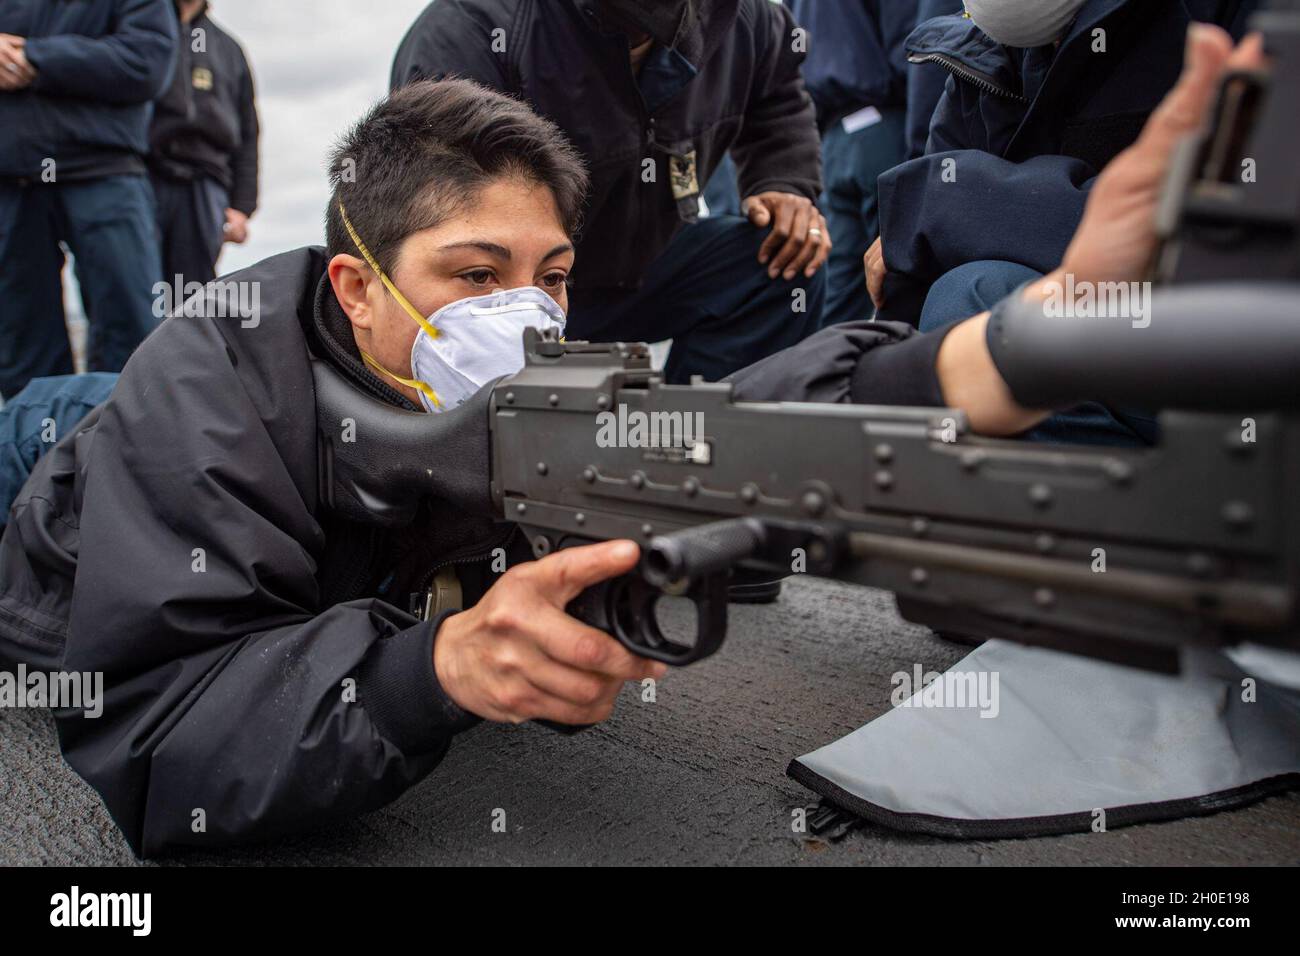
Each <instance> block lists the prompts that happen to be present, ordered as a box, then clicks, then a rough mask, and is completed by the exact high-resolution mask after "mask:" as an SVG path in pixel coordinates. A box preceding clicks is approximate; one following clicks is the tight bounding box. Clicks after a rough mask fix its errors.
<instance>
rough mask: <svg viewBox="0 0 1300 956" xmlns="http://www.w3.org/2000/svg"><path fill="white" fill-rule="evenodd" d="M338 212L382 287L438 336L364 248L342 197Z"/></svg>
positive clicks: (427, 329) (417, 320) (408, 313)
mask: <svg viewBox="0 0 1300 956" xmlns="http://www.w3.org/2000/svg"><path fill="white" fill-rule="evenodd" d="M339 214H340V215H341V216H342V217H343V228H344V229H346V230H347V231H348V235H349V236H351V237H352V241H353V242H354V243H356V247H357V249H359V250H360V252H361V255H362V257H363V258H364V259H365V260H366V264H367V265H368V266H370V268H371V270H372V271H373V272H374V273H375V275H377V276H379V281H380V282H382V283H383V284H384V288H385V289H387V290H388V293H389V295H391V296H392V297H393V298H394V299H395V300H396V301H397V304H398V305H400V306H401V307H402V308H403V309H405V310H406V314H407V315H409V316H410V317H411V318H413V319H414V320H415V323H416V325H418V326H419V327H420V328H422V329H424V331H425V333H426V334H427V335H428V336H429V338H431V339H436V338H437V337H438V330H437V328H435V327H434V326H433V325H432V324H430V322H429V320H428V319H426V318H425V317H424V316H422V315H421V314H420V310H419V309H417V308H416V307H415V306H413V305H411V300H410V299H408V298H407V297H406V296H404V295H402V291H401V290H400V289H399V288H397V286H395V285H393V280H392V279H390V278H388V276H387V275H385V274H384V270H383V269H381V268H380V267H379V262H378V261H377V260H376V259H375V257H374V256H372V255H371V254H370V250H369V249H367V248H366V244H365V243H364V242H362V241H361V237H360V236H359V235H357V231H356V229H354V228H353V227H352V220H351V219H349V218H348V211H347V210H346V209H344V208H343V200H342V199H340V200H339ZM388 374H391V373H388ZM393 378H397V376H396V375H394V376H393Z"/></svg>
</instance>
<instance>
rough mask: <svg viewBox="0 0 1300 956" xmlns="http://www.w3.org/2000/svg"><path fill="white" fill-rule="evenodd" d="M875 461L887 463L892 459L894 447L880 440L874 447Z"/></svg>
mask: <svg viewBox="0 0 1300 956" xmlns="http://www.w3.org/2000/svg"><path fill="white" fill-rule="evenodd" d="M875 454H876V461H878V462H880V463H881V464H882V465H887V464H889V463H890V462H891V461H893V460H894V448H893V446H892V445H889V444H886V443H885V442H881V443H880V444H879V445H877V446H876V447H875Z"/></svg>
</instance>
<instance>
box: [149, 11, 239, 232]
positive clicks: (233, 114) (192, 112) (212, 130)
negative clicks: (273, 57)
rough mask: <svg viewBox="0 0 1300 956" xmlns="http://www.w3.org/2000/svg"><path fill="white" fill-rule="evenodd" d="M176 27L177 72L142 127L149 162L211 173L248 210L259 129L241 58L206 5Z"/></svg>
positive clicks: (168, 169)
mask: <svg viewBox="0 0 1300 956" xmlns="http://www.w3.org/2000/svg"><path fill="white" fill-rule="evenodd" d="M178 29H179V31H180V34H181V44H180V47H179V52H178V54H177V57H176V70H175V72H174V74H173V76H172V82H171V85H170V86H169V87H168V88H167V92H166V93H164V94H163V96H162V98H161V99H159V100H158V102H157V103H156V104H155V105H154V115H153V124H152V125H151V126H150V128H149V149H150V155H149V166H150V168H151V169H152V170H153V171H154V173H155V174H157V175H161V176H166V177H168V178H170V179H181V180H189V179H193V178H194V177H195V176H196V175H198V174H203V175H206V176H210V177H211V178H213V179H215V180H216V181H217V182H219V183H221V185H222V186H224V187H225V188H226V190H227V192H229V193H230V200H229V204H230V206H231V207H232V208H234V209H238V210H239V211H240V212H242V213H244V214H245V215H249V216H251V215H252V214H253V211H254V210H255V209H257V144H258V134H259V128H258V122H257V106H256V104H255V102H254V96H253V74H252V71H251V70H250V69H249V68H248V60H247V59H246V58H245V57H244V51H243V49H241V48H240V46H239V44H238V43H237V42H236V41H235V39H234V38H233V37H232V36H231V35H230V34H228V33H226V31H224V30H222V29H221V27H219V26H217V25H216V24H215V23H213V22H212V19H211V18H210V17H209V16H208V14H207V11H206V9H205V10H204V12H203V13H201V14H199V15H198V16H197V17H195V18H194V19H193V20H191V21H190V23H189V24H179V26H178ZM198 38H201V40H202V42H201V43H199V42H196V41H197V39H198ZM195 46H201V47H202V48H201V49H200V50H197V51H196V50H195V49H194V47H195Z"/></svg>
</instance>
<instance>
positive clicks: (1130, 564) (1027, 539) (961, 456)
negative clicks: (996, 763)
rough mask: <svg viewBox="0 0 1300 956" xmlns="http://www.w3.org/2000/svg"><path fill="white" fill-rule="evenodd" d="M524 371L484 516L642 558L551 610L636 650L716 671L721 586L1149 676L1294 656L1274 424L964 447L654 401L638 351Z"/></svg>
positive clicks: (1296, 525)
mask: <svg viewBox="0 0 1300 956" xmlns="http://www.w3.org/2000/svg"><path fill="white" fill-rule="evenodd" d="M1040 321H1041V320H1040ZM1169 321H1171V322H1172V321H1176V319H1174V318H1172V317H1171V318H1170V320H1169ZM1135 334H1138V335H1140V330H1139V331H1138V332H1136V333H1135ZM525 355H526V365H525V367H524V369H523V370H522V371H521V372H520V373H519V374H518V375H516V376H514V377H513V378H510V379H507V380H505V381H503V382H502V383H500V384H498V385H497V387H496V388H495V390H494V395H493V403H492V410H491V413H490V415H491V421H492V438H491V441H492V463H493V464H492V495H493V500H494V501H495V503H496V506H497V507H498V508H499V510H500V514H501V515H503V516H504V517H505V518H506V519H508V520H511V521H515V522H517V523H518V524H520V525H521V526H522V527H523V528H524V530H525V532H526V533H527V535H528V538H529V540H530V541H531V543H532V548H533V552H534V554H536V555H537V556H539V557H540V556H542V555H545V554H548V553H550V552H551V551H554V550H556V549H559V548H565V547H570V546H573V545H579V544H587V543H591V542H594V541H602V540H609V539H613V538H630V539H632V540H634V541H636V542H638V543H639V544H640V545H641V547H642V561H641V564H640V566H639V567H638V569H637V570H636V571H635V572H634V573H632V574H630V575H627V576H626V577H624V578H623V579H621V580H618V581H614V582H609V583H607V584H606V585H603V586H601V587H598V588H594V589H591V590H590V591H588V592H586V593H585V594H583V595H582V596H581V597H580V598H579V599H578V600H577V601H575V602H574V604H573V605H572V606H571V611H572V612H573V613H575V614H577V615H578V616H580V617H582V618H583V619H584V620H586V621H588V622H589V623H591V624H593V626H596V627H600V628H602V629H604V630H606V631H608V632H609V633H611V634H613V635H614V636H615V637H616V638H617V639H618V640H619V641H620V642H622V643H623V644H624V645H625V646H627V647H628V648H629V649H631V650H633V651H634V652H635V653H638V654H641V655H643V656H646V657H650V658H654V659H656V660H661V661H666V662H668V663H670V664H686V663H689V662H692V661H697V660H700V659H702V658H704V657H707V656H708V655H710V654H712V653H713V652H714V651H716V650H717V649H718V648H719V646H721V644H722V642H723V639H724V637H725V634H726V628H727V583H728V581H729V580H730V578H731V575H732V574H733V572H735V571H736V570H737V569H749V570H755V571H765V572H769V573H772V572H775V573H777V574H790V573H797V572H801V571H803V572H806V573H810V574H815V575H818V576H822V577H827V578H834V579H838V580H842V581H848V582H853V583H858V584H865V585H872V586H875V587H879V588H883V589H886V590H889V591H892V592H894V594H895V595H896V596H897V600H898V606H899V609H900V612H901V613H902V614H903V616H904V617H906V618H908V619H909V620H912V621H916V622H918V623H922V624H928V625H930V626H932V627H935V628H938V629H941V630H945V631H956V632H959V633H966V634H970V635H972V636H979V637H1002V638H1008V639H1012V640H1016V641H1021V642H1026V643H1031V644H1040V645H1046V646H1051V647H1057V648H1061V649H1065V650H1070V651H1073V652H1075V653H1085V654H1090V655H1093V656H1098V657H1103V658H1106V659H1110V660H1117V661H1121V662H1124V663H1129V664H1133V665H1138V666H1144V667H1148V668H1153V669H1160V670H1167V671H1173V670H1176V669H1177V666H1178V652H1179V649H1180V647H1182V646H1185V645H1202V646H1217V645H1224V644H1232V643H1236V642H1240V641H1247V640H1249V641H1256V642H1260V643H1271V644H1275V645H1280V646H1284V647H1290V648H1293V649H1300V626H1298V623H1297V600H1296V583H1297V577H1298V574H1297V560H1296V553H1295V544H1294V543H1295V542H1296V541H1298V540H1300V518H1298V517H1297V515H1298V513H1300V512H1298V510H1297V507H1296V505H1295V503H1294V502H1295V499H1294V495H1293V494H1292V493H1291V492H1292V490H1293V489H1294V488H1295V487H1297V483H1298V482H1300V418H1297V416H1296V415H1295V414H1293V413H1292V412H1289V411H1274V412H1268V413H1260V414H1258V415H1254V416H1252V417H1251V418H1250V419H1248V420H1247V421H1248V424H1247V425H1245V426H1244V425H1243V416H1242V414H1241V413H1235V414H1228V413H1210V412H1188V411H1169V412H1166V413H1164V414H1163V415H1162V416H1161V419H1160V421H1161V426H1162V431H1163V440H1162V442H1161V444H1160V446H1159V447H1157V448H1154V449H1149V450H1128V449H1102V448H1089V447H1062V446H1046V445H1034V444H1030V443H1024V442H1012V441H996V440H988V439H982V438H977V437H974V436H972V435H970V434H968V432H967V428H966V423H965V419H964V417H963V415H962V414H961V413H960V412H957V411H954V410H951V409H910V408H889V407H871V406H852V405H810V404H788V403H737V402H734V401H733V400H732V397H731V387H730V386H729V385H726V384H716V385H704V384H695V385H691V386H674V385H668V384H665V383H664V382H663V380H662V378H661V377H660V375H659V374H658V373H656V372H654V371H652V370H651V368H650V363H649V356H648V352H647V349H646V347H645V346H643V345H629V344H616V345H593V344H588V343H582V342H560V341H556V340H555V339H553V338H548V337H545V336H542V335H540V334H538V333H537V332H536V331H535V330H529V331H528V332H527V333H526V334H525ZM656 425H657V426H658V427H656ZM696 425H699V426H702V427H694V426H696ZM1244 427H1248V428H1250V429H1253V434H1250V435H1245V434H1244V432H1243V428H1244ZM665 434H667V435H668V436H669V438H670V440H668V441H662V440H660V439H662V438H663V437H664V435H665ZM1243 439H1244V440H1243ZM665 595H672V596H685V597H688V598H690V600H691V601H693V602H694V605H695V611H696V614H695V633H694V637H693V639H692V638H690V637H689V636H688V637H687V638H686V639H684V640H683V639H681V638H680V636H679V635H677V634H675V633H674V634H671V635H670V634H669V633H668V632H667V631H666V630H665V628H664V627H662V626H661V623H660V621H659V617H658V607H659V604H660V601H661V600H662V599H663V597H664V596H665Z"/></svg>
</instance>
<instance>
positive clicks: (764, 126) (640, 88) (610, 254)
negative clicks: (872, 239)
mask: <svg viewBox="0 0 1300 956" xmlns="http://www.w3.org/2000/svg"><path fill="white" fill-rule="evenodd" d="M598 6H599V4H598V3H596V2H595V0H435V2H434V3H431V4H430V5H429V6H428V7H427V8H426V9H425V11H424V12H423V13H422V14H421V15H420V17H419V19H417V20H416V21H415V24H414V25H413V26H412V27H411V29H410V31H409V32H408V33H407V35H406V38H405V39H404V40H403V41H402V44H401V46H400V48H399V49H398V51H397V57H396V60H395V61H394V63H393V75H392V85H393V87H394V88H396V87H399V86H402V85H404V84H406V83H409V82H411V81H412V80H416V79H421V78H428V77H434V78H437V77H443V76H449V75H456V76H461V77H465V78H468V79H472V80H477V81H478V82H480V83H482V84H484V85H485V86H489V87H492V88H493V89H497V90H501V91H504V92H507V93H514V94H518V95H520V96H522V97H523V98H524V99H525V100H527V101H528V103H529V104H530V105H531V106H532V107H533V108H534V109H535V110H537V111H538V112H539V113H541V114H542V115H544V116H546V117H547V118H549V119H551V120H552V121H554V122H555V123H556V124H557V125H559V126H560V128H561V129H563V130H564V132H565V133H566V134H567V135H568V137H569V139H570V140H571V141H572V142H573V143H574V145H575V146H576V147H577V148H578V150H579V151H580V152H581V153H582V155H583V156H584V157H585V158H586V160H587V162H588V164H589V165H590V167H591V173H592V188H591V191H590V193H589V196H588V207H587V210H588V211H587V215H586V224H585V226H584V228H583V230H582V235H581V239H580V242H579V245H578V250H579V255H578V260H577V266H576V268H575V269H574V272H573V276H574V281H575V282H576V283H579V284H580V285H581V286H582V287H583V288H596V289H608V288H625V289H626V288H635V287H636V286H638V285H639V284H640V282H641V278H642V276H643V275H644V274H645V271H646V268H647V267H648V266H649V264H650V262H651V261H653V260H654V259H655V257H656V256H658V255H659V253H660V252H662V251H663V249H664V247H665V246H666V245H667V244H668V241H669V240H670V239H671V238H672V236H673V234H674V233H675V232H676V231H677V229H678V228H679V227H680V226H681V225H682V223H683V221H690V219H691V218H692V216H693V214H694V209H695V199H694V198H691V199H690V200H688V201H686V202H684V203H682V204H681V205H680V206H679V204H678V203H677V202H676V201H675V200H674V198H673V191H672V186H671V183H670V176H669V175H668V169H667V157H668V155H669V154H670V153H676V154H684V153H688V152H689V151H691V150H694V151H695V154H696V179H697V180H698V183H699V185H700V186H701V187H703V185H704V184H705V183H706V182H707V181H708V179H709V177H710V176H711V175H712V174H713V171H714V169H715V168H716V167H717V166H718V164H719V163H720V162H721V161H722V158H723V156H724V155H725V154H726V153H727V151H728V150H730V151H731V154H732V157H733V158H734V159H735V161H736V165H737V167H738V169H739V181H740V191H741V195H742V196H748V195H751V194H753V193H758V192H763V191H765V190H779V191H783V192H790V193H796V194H798V195H801V196H805V197H807V198H808V199H813V200H815V199H816V197H817V195H818V193H819V192H820V191H821V157H820V146H819V141H818V136H817V127H816V121H815V117H814V112H813V105H812V100H811V98H810V97H809V96H808V94H807V92H806V91H805V90H804V86H803V81H802V80H801V79H800V77H799V65H800V63H801V62H802V60H803V54H802V53H801V52H795V46H796V44H795V43H794V34H793V31H794V29H795V25H794V22H793V20H792V19H791V17H790V14H789V12H788V11H787V10H785V9H784V8H783V7H781V6H779V5H777V4H774V3H770V2H768V0H694V2H693V3H692V4H691V5H690V6H691V9H692V10H693V11H694V12H695V17H694V19H690V20H688V22H687V23H686V24H685V25H684V26H683V28H682V30H681V32H680V33H679V35H678V39H677V42H676V44H675V46H674V48H673V49H672V50H671V51H670V50H665V49H662V48H660V49H657V50H656V51H655V52H654V53H652V55H651V56H650V58H649V59H647V61H646V62H645V64H644V66H643V67H642V70H641V76H640V81H639V82H638V78H637V76H636V75H635V74H634V73H633V72H632V67H631V64H630V62H629V60H628V46H627V41H626V39H624V38H623V37H622V36H621V35H618V34H613V33H609V32H607V31H606V30H604V29H603V28H602V26H601V25H600V21H599V18H598V14H597V12H596V8H597V7H598ZM503 45H504V50H502V46H503ZM497 50H502V51H501V52H494V51H497ZM647 88H649V89H650V90H652V92H653V93H654V95H652V96H650V98H649V99H647V95H646V93H645V91H646V89H647ZM648 158H654V159H655V160H656V178H655V182H654V183H653V184H651V185H647V184H646V183H645V182H644V181H643V178H642V173H643V169H642V164H643V161H644V160H645V159H648Z"/></svg>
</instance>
